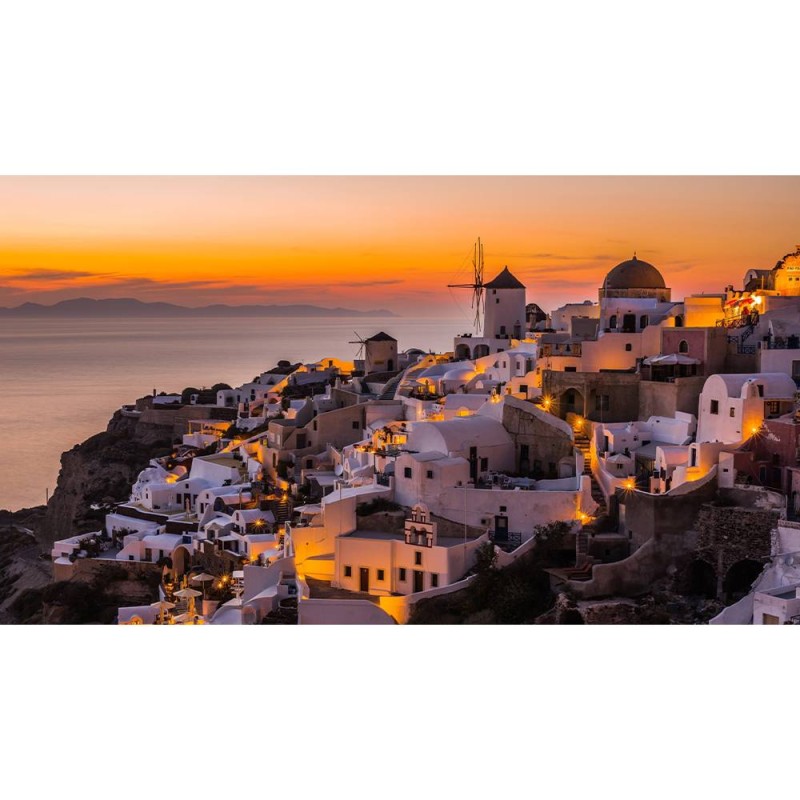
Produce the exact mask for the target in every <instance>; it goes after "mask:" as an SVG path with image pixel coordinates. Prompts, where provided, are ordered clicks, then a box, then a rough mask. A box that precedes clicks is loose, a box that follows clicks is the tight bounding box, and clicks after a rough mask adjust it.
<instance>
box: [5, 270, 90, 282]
mask: <svg viewBox="0 0 800 800" xmlns="http://www.w3.org/2000/svg"><path fill="white" fill-rule="evenodd" d="M93 274H94V273H92V272H86V271H85V270H77V269H69V270H67V269H62V270H55V269H27V270H11V271H10V272H8V273H7V274H6V275H5V278H6V280H10V281H13V282H17V281H24V282H25V283H27V282H29V281H33V282H37V281H41V282H47V281H69V280H75V279H78V278H89V277H91V276H92V275H93Z"/></svg>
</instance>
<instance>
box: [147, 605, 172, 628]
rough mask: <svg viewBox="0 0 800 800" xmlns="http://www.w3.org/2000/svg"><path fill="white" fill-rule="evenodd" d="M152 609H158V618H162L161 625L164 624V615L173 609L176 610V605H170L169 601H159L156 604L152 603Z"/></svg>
mask: <svg viewBox="0 0 800 800" xmlns="http://www.w3.org/2000/svg"><path fill="white" fill-rule="evenodd" d="M150 607H151V608H157V609H158V616H159V617H160V618H161V624H162V625H163V624H164V614H165V612H167V611H169V609H171V608H175V603H170V602H169V600H157V601H156V602H155V603H150Z"/></svg>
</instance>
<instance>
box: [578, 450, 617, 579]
mask: <svg viewBox="0 0 800 800" xmlns="http://www.w3.org/2000/svg"><path fill="white" fill-rule="evenodd" d="M575 447H577V448H578V450H580V452H581V454H582V455H583V458H584V462H583V474H584V475H588V476H589V478H590V480H591V482H592V484H591V485H592V499H593V500H594V501H595V503H597V511H596V512H595V517H594V519H593V520H592V521H591V522H590V523H588V524H587V525H584V526H582V527H581V529H580V531H578V533H577V534H576V535H575V565H576V567H580V566H582V565H583V564H585V563H586V562H587V560H588V559H589V535H590V534H591V533H596V532H597V531H601V530H603V529H604V528H605V527H606V525H607V524H608V522H609V518H608V507H607V506H606V499H605V497H604V495H603V492H602V490H601V489H600V484H598V482H597V481H596V480H595V477H594V475H592V465H591V459H590V457H589V456H590V449H591V446H590V443H589V439H588V438H587V437H585V436H576V437H575ZM590 576H591V572H589V574H588V575H587V577H590Z"/></svg>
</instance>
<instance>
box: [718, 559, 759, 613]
mask: <svg viewBox="0 0 800 800" xmlns="http://www.w3.org/2000/svg"><path fill="white" fill-rule="evenodd" d="M763 569H764V565H763V564H762V563H760V562H759V561H754V560H753V559H752V558H744V559H742V560H741V561H737V562H736V563H735V564H733V565H732V566H731V568H730V569H729V570H728V572H727V574H726V575H725V580H724V581H723V582H722V591H723V592H724V594H725V602H726V603H727V604H729V605H730V604H731V603H735V602H736V601H737V600H741V599H742V598H743V597H744V596H745V595H746V594H747V593H748V592H749V591H750V587H751V586H752V585H753V582H754V581H755V579H756V578H757V577H758V576H759V575H760V574H761V572H762V571H763Z"/></svg>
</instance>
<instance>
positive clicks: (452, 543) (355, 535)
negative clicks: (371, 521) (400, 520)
mask: <svg viewBox="0 0 800 800" xmlns="http://www.w3.org/2000/svg"><path fill="white" fill-rule="evenodd" d="M342 538H343V539H369V540H370V541H379V542H391V541H393V540H394V541H398V542H403V541H405V538H406V537H405V534H402V533H389V532H387V531H353V532H352V533H346V534H345V535H344V536H343V537H342ZM471 540H472V537H468V538H467V541H468V542H469V541H471ZM463 544H464V539H463V537H459V536H437V538H436V547H456V546H458V545H462V546H463ZM415 546H416V547H420V546H424V545H415Z"/></svg>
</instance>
